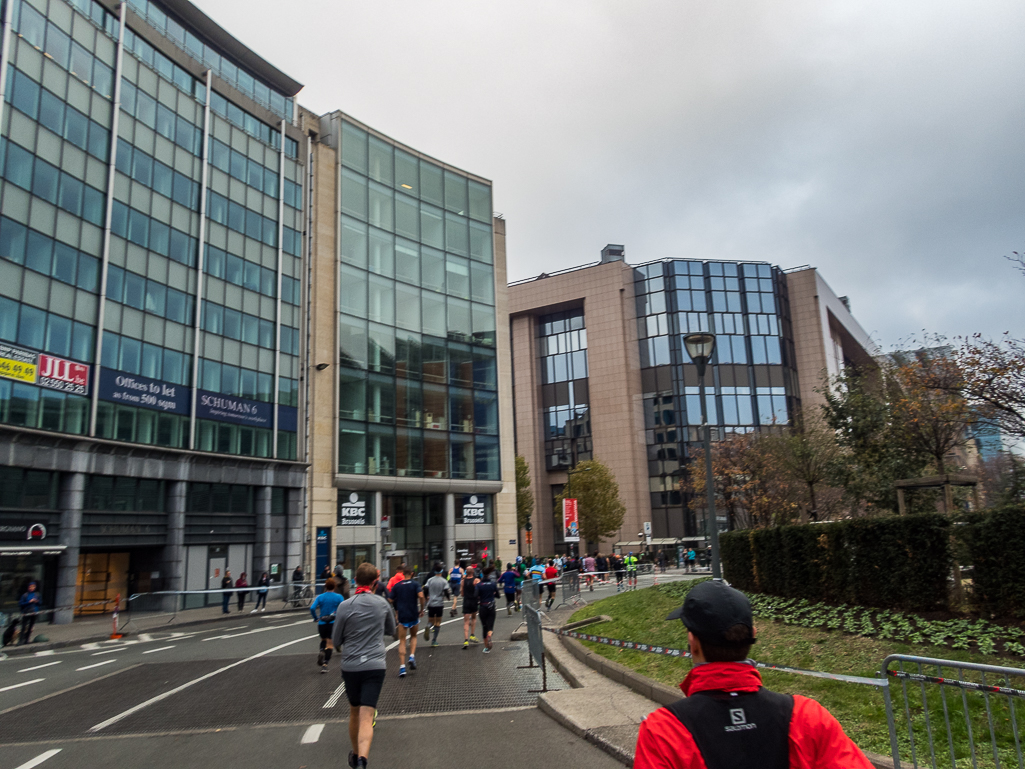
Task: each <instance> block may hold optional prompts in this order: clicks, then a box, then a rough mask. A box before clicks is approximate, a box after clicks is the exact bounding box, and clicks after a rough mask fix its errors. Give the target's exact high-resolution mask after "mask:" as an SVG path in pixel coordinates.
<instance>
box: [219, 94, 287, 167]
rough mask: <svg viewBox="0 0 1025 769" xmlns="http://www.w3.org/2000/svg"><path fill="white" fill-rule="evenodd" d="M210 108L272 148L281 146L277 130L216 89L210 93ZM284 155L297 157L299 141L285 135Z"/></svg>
mask: <svg viewBox="0 0 1025 769" xmlns="http://www.w3.org/2000/svg"><path fill="white" fill-rule="evenodd" d="M210 110H211V111H212V112H214V113H215V114H217V115H220V116H221V117H222V118H224V119H225V120H227V121H228V122H229V123H232V124H234V125H235V126H237V127H238V128H241V129H242V130H243V131H245V132H246V133H247V134H249V135H250V136H252V137H253V138H254V139H259V140H260V141H262V142H263V143H264V144H266V145H268V146H270V147H273V148H274V149H279V148H280V147H281V134H280V133H279V132H278V131H276V130H275V129H273V128H271V127H270V126H269V125H267V124H266V123H264V122H263V121H262V120H259V119H257V118H255V117H253V116H252V115H250V114H249V113H248V112H246V111H245V110H244V109H242V108H241V107H239V106H236V105H235V104H234V103H233V102H230V101H228V100H227V99H225V98H224V97H223V96H221V95H220V94H219V93H217V92H216V91H214V92H213V93H211V94H210ZM288 120H289V121H291V113H290V114H289V115H288ZM285 155H286V156H287V157H290V158H292V159H293V160H296V159H298V157H299V142H297V141H296V140H295V139H292V138H289V137H288V136H286V137H285Z"/></svg>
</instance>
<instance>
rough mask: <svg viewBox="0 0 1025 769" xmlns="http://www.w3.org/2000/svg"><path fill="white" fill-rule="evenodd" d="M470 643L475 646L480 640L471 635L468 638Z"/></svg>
mask: <svg viewBox="0 0 1025 769" xmlns="http://www.w3.org/2000/svg"><path fill="white" fill-rule="evenodd" d="M470 642H471V643H475V644H479V643H480V639H479V638H478V637H477V636H475V635H471V636H470Z"/></svg>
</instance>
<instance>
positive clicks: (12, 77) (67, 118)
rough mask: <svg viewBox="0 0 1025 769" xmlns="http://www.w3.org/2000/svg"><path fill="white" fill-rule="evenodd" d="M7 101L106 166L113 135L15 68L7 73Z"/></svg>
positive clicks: (11, 68)
mask: <svg viewBox="0 0 1025 769" xmlns="http://www.w3.org/2000/svg"><path fill="white" fill-rule="evenodd" d="M6 100H7V102H8V103H10V104H11V105H12V106H13V107H14V108H15V109H17V110H19V111H20V112H22V113H24V114H25V115H28V117H30V118H32V119H33V120H36V121H38V122H39V124H40V125H43V126H45V127H46V128H48V129H49V130H51V131H53V132H54V133H55V134H57V135H58V136H61V137H63V138H64V139H65V140H67V141H69V142H71V143H72V144H74V145H75V146H76V147H78V148H79V149H80V150H84V151H86V152H88V153H89V154H90V155H92V156H93V157H95V158H97V159H99V160H102V161H103V162H104V163H106V162H107V157H108V156H109V154H110V131H108V130H107V129H106V128H105V127H104V126H102V125H100V124H99V123H97V122H96V121H95V120H91V119H90V118H88V117H86V115H84V114H83V113H82V112H79V111H78V110H77V109H75V108H74V107H72V106H71V105H70V104H66V103H65V102H64V100H63V99H61V98H60V97H59V96H56V95H54V94H53V93H51V92H50V91H49V90H47V89H46V88H43V87H42V86H41V85H39V84H38V83H37V82H36V81H35V80H33V79H32V78H30V77H29V76H28V75H26V74H25V73H24V72H22V71H21V70H19V69H16V68H14V67H10V68H9V71H8V73H7V97H6Z"/></svg>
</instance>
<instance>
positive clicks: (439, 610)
mask: <svg viewBox="0 0 1025 769" xmlns="http://www.w3.org/2000/svg"><path fill="white" fill-rule="evenodd" d="M424 592H425V593H426V594H427V627H425V628H424V640H425V641H426V640H427V638H428V637H429V636H428V634H429V633H430V632H431V630H434V640H433V641H431V646H437V645H438V633H439V632H440V631H441V615H442V614H444V613H445V599H447V598H451V597H452V591H451V590H450V589H449V586H448V576H447V575H446V574H445V567H444V566H443V565H442V564H440V563H435V564H434V576H433V577H431V578H430V579H429V580H427V584H426V585H424Z"/></svg>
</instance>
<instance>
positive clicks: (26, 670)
mask: <svg viewBox="0 0 1025 769" xmlns="http://www.w3.org/2000/svg"><path fill="white" fill-rule="evenodd" d="M59 664H61V660H57V661H56V662H47V663H46V664H45V665H36V666H35V667H31V668H25V669H24V670H19V671H18V672H19V673H28V672H30V671H32V670H42V669H43V668H48V667H51V666H52V665H59Z"/></svg>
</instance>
